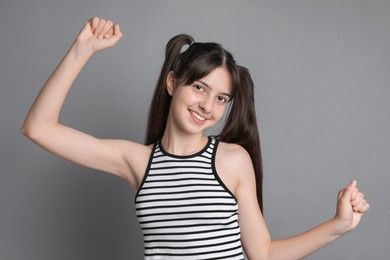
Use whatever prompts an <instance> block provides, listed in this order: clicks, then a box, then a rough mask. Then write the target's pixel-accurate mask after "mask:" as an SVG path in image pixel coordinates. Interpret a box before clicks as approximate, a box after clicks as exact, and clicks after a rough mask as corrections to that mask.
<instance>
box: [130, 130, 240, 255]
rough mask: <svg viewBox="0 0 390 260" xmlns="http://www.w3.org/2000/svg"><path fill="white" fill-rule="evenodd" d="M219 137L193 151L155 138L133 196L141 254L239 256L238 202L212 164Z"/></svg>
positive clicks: (210, 139)
mask: <svg viewBox="0 0 390 260" xmlns="http://www.w3.org/2000/svg"><path fill="white" fill-rule="evenodd" d="M217 146H218V140H217V139H215V138H212V137H210V138H209V141H208V144H207V146H206V147H205V148H204V149H203V150H202V151H200V152H199V153H196V154H194V155H192V156H175V155H171V154H169V153H167V152H166V151H164V149H163V148H162V147H161V145H160V144H159V142H157V143H156V144H155V147H154V152H153V153H152V155H151V158H150V161H149V165H148V169H147V171H146V173H145V178H144V180H143V182H142V184H141V186H140V189H139V190H138V193H137V195H136V198H135V208H136V214H137V217H138V221H139V223H140V225H141V229H142V232H143V234H144V245H145V253H144V255H145V259H244V257H243V251H242V246H241V241H240V227H239V225H238V205H237V201H236V200H235V198H234V196H233V194H232V193H231V192H230V191H229V190H228V189H227V188H226V186H225V185H224V184H223V183H222V181H221V180H220V179H219V177H218V175H217V173H216V170H215V164H214V160H215V151H216V149H217Z"/></svg>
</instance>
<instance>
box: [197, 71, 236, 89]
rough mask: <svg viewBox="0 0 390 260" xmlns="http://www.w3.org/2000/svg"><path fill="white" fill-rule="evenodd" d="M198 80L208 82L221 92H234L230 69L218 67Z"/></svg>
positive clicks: (207, 83)
mask: <svg viewBox="0 0 390 260" xmlns="http://www.w3.org/2000/svg"><path fill="white" fill-rule="evenodd" d="M198 81H200V82H202V83H204V84H206V85H207V86H208V87H210V88H211V89H212V90H213V91H216V92H221V93H228V94H231V93H232V77H231V75H230V73H229V71H228V70H227V69H226V68H224V67H218V68H216V69H214V70H212V71H211V72H210V73H209V74H207V76H205V77H203V78H201V79H199V80H198Z"/></svg>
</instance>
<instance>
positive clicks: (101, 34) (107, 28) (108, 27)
mask: <svg viewBox="0 0 390 260" xmlns="http://www.w3.org/2000/svg"><path fill="white" fill-rule="evenodd" d="M113 24H114V23H113V22H112V21H111V20H108V21H106V22H105V24H104V26H103V28H102V30H101V31H100V32H99V34H98V38H99V39H103V37H104V35H105V34H106V33H107V32H109V31H110V30H113V28H112V27H113Z"/></svg>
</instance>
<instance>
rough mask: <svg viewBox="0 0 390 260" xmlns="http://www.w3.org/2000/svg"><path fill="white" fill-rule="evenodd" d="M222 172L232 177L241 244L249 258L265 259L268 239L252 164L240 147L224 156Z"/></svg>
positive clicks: (268, 235) (269, 239)
mask: <svg viewBox="0 0 390 260" xmlns="http://www.w3.org/2000/svg"><path fill="white" fill-rule="evenodd" d="M224 157H225V162H228V163H226V164H225V165H228V167H224V170H225V172H227V171H229V173H230V175H235V178H234V179H235V183H236V185H235V186H234V187H235V188H234V194H235V197H236V199H237V203H238V211H239V212H238V220H239V224H240V228H241V241H242V244H243V247H244V250H245V253H246V255H247V256H248V258H249V259H265V258H266V256H267V254H268V249H269V246H270V242H271V238H270V234H269V232H268V229H267V226H266V223H265V220H264V218H263V215H262V213H261V210H260V207H259V204H258V201H257V195H256V181H255V175H254V169H253V166H252V161H251V159H250V156H249V154H248V153H247V151H246V150H245V149H244V148H242V147H241V146H236V147H233V150H232V151H229V152H226V153H224Z"/></svg>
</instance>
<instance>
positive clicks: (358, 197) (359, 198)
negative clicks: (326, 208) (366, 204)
mask: <svg viewBox="0 0 390 260" xmlns="http://www.w3.org/2000/svg"><path fill="white" fill-rule="evenodd" d="M363 200H364V194H363V193H361V192H359V193H358V195H356V198H355V199H354V200H351V205H352V206H353V207H355V206H357V205H358V204H359V203H360V202H362V201H363Z"/></svg>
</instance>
